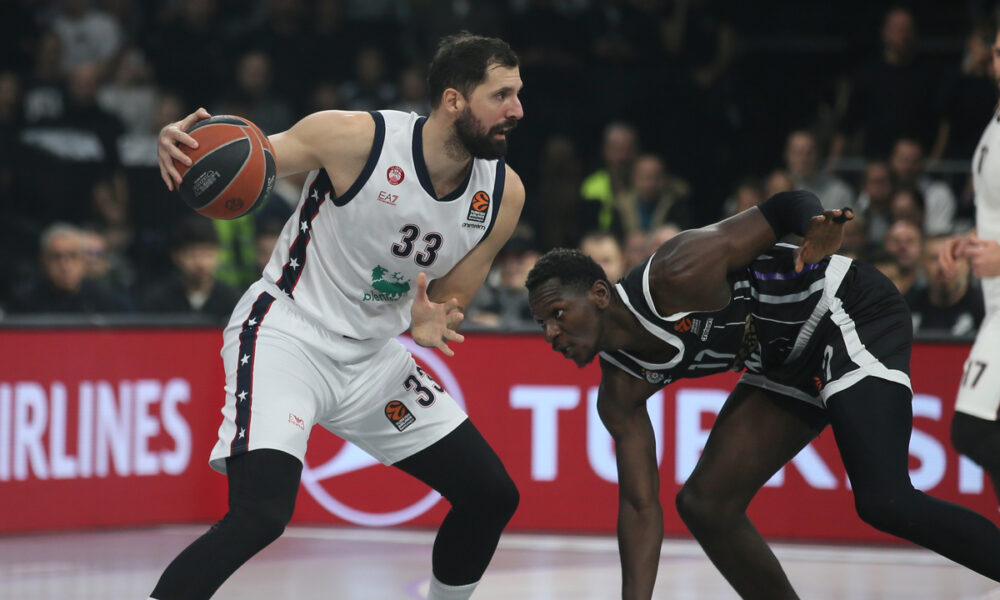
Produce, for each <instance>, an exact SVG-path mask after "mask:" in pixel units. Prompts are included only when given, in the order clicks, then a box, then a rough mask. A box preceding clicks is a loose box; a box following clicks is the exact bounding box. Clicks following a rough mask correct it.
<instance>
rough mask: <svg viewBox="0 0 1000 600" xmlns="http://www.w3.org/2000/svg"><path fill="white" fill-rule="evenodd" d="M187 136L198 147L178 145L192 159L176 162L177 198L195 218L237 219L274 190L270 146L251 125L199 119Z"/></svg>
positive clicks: (238, 119) (224, 117)
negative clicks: (202, 216)
mask: <svg viewBox="0 0 1000 600" xmlns="http://www.w3.org/2000/svg"><path fill="white" fill-rule="evenodd" d="M187 133H188V135H190V136H191V137H193V138H194V139H196V140H198V147H197V148H189V147H187V146H184V145H183V144H182V145H180V146H179V147H180V148H181V150H183V151H184V153H185V154H187V155H188V156H189V157H190V158H191V161H192V164H191V166H190V167H188V166H185V165H183V164H181V163H179V162H177V161H176V160H175V161H174V167H176V169H177V172H178V173H179V174H180V176H181V178H182V180H181V184H180V185H179V186H178V187H177V191H178V192H179V193H180V195H181V198H183V199H184V202H185V203H187V205H188V206H190V207H191V208H193V209H194V210H195V211H196V212H197V213H198V214H200V215H204V216H206V217H209V218H212V219H235V218H237V217H241V216H243V215H245V214H246V213H248V212H250V211H251V210H253V209H254V207H256V206H257V205H258V204H260V203H261V202H263V201H264V200H265V199H266V198H267V196H268V194H270V193H271V189H272V188H273V187H274V177H275V171H276V169H275V163H274V148H272V147H271V142H270V141H269V140H268V139H267V136H265V135H264V133H263V132H262V131H261V130H260V129H259V128H258V127H257V126H256V125H254V124H253V123H251V122H250V121H248V120H246V119H244V118H242V117H234V116H231V115H219V116H215V117H212V118H209V119H205V120H203V121H198V122H197V123H196V124H195V125H194V126H193V127H191V129H190V130H188V132H187Z"/></svg>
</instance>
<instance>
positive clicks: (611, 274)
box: [580, 231, 625, 282]
mask: <svg viewBox="0 0 1000 600" xmlns="http://www.w3.org/2000/svg"><path fill="white" fill-rule="evenodd" d="M580 252H583V253H584V254H586V255H587V256H589V257H590V258H592V259H594V262H596V263H597V264H599V265H601V268H602V269H604V273H605V274H606V275H607V276H608V281H611V282H617V281H618V280H619V279H621V278H622V276H623V275H625V257H624V255H623V254H622V248H621V245H620V244H619V243H618V238H616V237H615V236H613V235H612V234H610V233H608V232H607V231H593V232H591V233H588V234H586V235H584V236H583V239H582V240H580Z"/></svg>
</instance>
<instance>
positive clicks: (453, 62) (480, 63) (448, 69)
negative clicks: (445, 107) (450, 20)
mask: <svg viewBox="0 0 1000 600" xmlns="http://www.w3.org/2000/svg"><path fill="white" fill-rule="evenodd" d="M490 65H501V66H504V67H516V66H517V65H518V61H517V54H516V53H515V52H514V50H513V49H511V47H510V44H508V43H507V42H505V41H503V40H501V39H500V38H494V37H485V36H481V35H473V34H471V33H469V32H468V31H463V32H461V33H456V34H455V35H449V36H447V37H445V38H442V40H441V42H440V43H438V47H437V51H436V52H435V53H434V59H433V60H432V61H431V65H430V68H429V69H428V70H427V88H428V89H429V90H430V95H431V108H432V109H433V108H437V107H438V106H439V105H440V104H441V95H442V94H444V91H445V90H446V89H448V88H454V89H456V90H458V91H459V92H461V93H462V95H463V96H465V97H466V98H468V97H469V94H470V93H472V90H473V89H475V87H476V86H477V85H479V84H480V83H482V82H483V81H486V69H488V68H489V67H490Z"/></svg>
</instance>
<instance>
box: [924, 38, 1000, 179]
mask: <svg viewBox="0 0 1000 600" xmlns="http://www.w3.org/2000/svg"><path fill="white" fill-rule="evenodd" d="M995 36H996V28H995V27H994V26H993V25H992V24H991V23H989V22H988V21H981V22H979V23H978V24H976V26H975V27H973V28H972V31H971V32H969V35H967V36H966V38H965V52H964V54H963V55H962V64H961V66H960V67H959V68H958V69H957V70H955V71H953V72H951V73H949V74H948V75H947V76H946V77H945V79H944V85H943V86H942V93H941V104H942V109H943V111H944V114H942V115H941V125H940V127H939V130H938V138H937V141H936V142H935V144H934V149H933V150H932V151H931V153H930V156H928V159H929V160H930V161H931V162H934V161H936V160H938V159H941V158H951V159H960V160H968V158H969V157H970V156H972V154H973V152H974V151H975V149H976V144H977V143H978V142H979V137H980V135H981V134H982V124H983V121H985V120H986V119H988V118H989V116H990V115H991V114H993V110H994V108H995V107H996V99H997V85H996V80H995V79H994V77H993V38H994V37H995Z"/></svg>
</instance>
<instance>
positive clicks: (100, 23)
mask: <svg viewBox="0 0 1000 600" xmlns="http://www.w3.org/2000/svg"><path fill="white" fill-rule="evenodd" d="M58 4H59V5H61V10H59V12H58V13H57V14H56V16H55V19H54V20H53V23H52V27H53V29H54V30H55V32H56V33H57V34H59V37H60V39H61V40H62V46H63V49H64V52H63V55H62V63H63V67H64V68H65V69H67V70H71V69H73V68H75V67H77V66H79V65H82V64H84V63H96V64H98V65H100V66H101V68H105V67H107V66H108V65H109V64H110V63H111V62H112V60H113V59H114V58H115V57H116V55H117V53H118V50H119V49H120V48H121V45H122V38H123V36H122V27H121V23H119V22H118V20H117V19H115V17H114V16H112V15H109V14H108V13H106V12H103V11H100V10H97V9H96V8H94V7H93V5H92V3H91V2H88V1H87V0H62V1H61V2H59V3H58Z"/></svg>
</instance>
